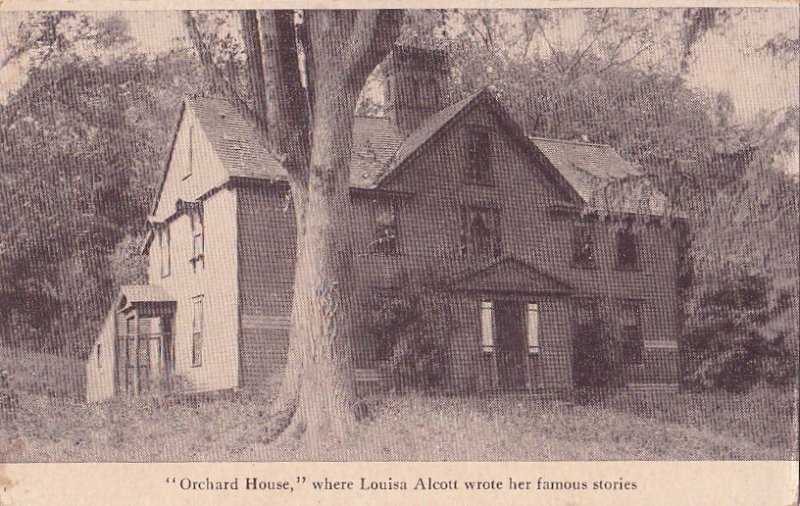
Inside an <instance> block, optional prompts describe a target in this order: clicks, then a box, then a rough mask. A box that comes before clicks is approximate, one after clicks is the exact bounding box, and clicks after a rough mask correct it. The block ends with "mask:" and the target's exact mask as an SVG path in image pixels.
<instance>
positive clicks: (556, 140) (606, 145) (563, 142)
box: [528, 135, 614, 149]
mask: <svg viewBox="0 0 800 506" xmlns="http://www.w3.org/2000/svg"><path fill="white" fill-rule="evenodd" d="M528 137H529V138H531V139H534V140H537V141H547V142H560V143H562V144H577V145H579V146H597V147H603V148H611V149H614V146H612V145H611V144H606V143H602V142H583V141H569V140H566V139H553V138H552V137H539V136H536V135H529V136H528Z"/></svg>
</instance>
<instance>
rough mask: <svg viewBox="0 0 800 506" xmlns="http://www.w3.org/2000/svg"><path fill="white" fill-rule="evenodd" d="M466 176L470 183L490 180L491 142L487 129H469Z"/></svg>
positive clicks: (487, 182)
mask: <svg viewBox="0 0 800 506" xmlns="http://www.w3.org/2000/svg"><path fill="white" fill-rule="evenodd" d="M466 176H467V181H468V182H470V183H479V184H491V182H492V143H491V137H490V134H489V131H487V130H486V129H483V128H478V127H473V128H470V129H469V133H468V139H467V174H466Z"/></svg>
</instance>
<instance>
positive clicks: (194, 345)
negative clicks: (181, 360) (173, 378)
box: [190, 295, 205, 367]
mask: <svg viewBox="0 0 800 506" xmlns="http://www.w3.org/2000/svg"><path fill="white" fill-rule="evenodd" d="M203 306H204V304H203V296H202V295H197V296H195V297H192V342H191V348H190V353H191V365H192V367H202V365H203V334H204V328H203V326H204V318H205V314H204V313H205V308H204V307H203ZM198 309H199V311H198Z"/></svg>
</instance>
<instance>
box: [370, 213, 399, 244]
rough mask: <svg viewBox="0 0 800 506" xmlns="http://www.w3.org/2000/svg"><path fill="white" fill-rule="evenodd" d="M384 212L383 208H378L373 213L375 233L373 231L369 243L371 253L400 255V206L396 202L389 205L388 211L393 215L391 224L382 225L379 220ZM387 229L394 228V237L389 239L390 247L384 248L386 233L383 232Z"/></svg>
mask: <svg viewBox="0 0 800 506" xmlns="http://www.w3.org/2000/svg"><path fill="white" fill-rule="evenodd" d="M382 212H383V209H377V210H376V211H375V212H374V213H373V233H372V241H371V242H370V243H369V253H370V254H371V255H376V256H399V255H401V254H402V249H401V246H400V216H399V213H398V208H397V205H396V204H391V205H390V206H389V207H388V213H390V214H391V216H392V224H390V225H385V226H384V225H381V224H380V223H378V222H379V217H380V214H381V213H382ZM386 230H394V237H393V238H390V239H389V241H388V242H389V243H390V244H391V246H389V248H388V249H386V250H384V249H382V248H383V247H384V246H382V244H385V243H384V242H383V239H384V238H385V237H386V235H384V234H383V232H385V231H386Z"/></svg>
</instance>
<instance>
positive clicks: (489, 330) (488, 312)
mask: <svg viewBox="0 0 800 506" xmlns="http://www.w3.org/2000/svg"><path fill="white" fill-rule="evenodd" d="M481 350H483V352H484V353H491V352H492V351H494V304H493V303H492V301H489V300H485V301H483V302H481Z"/></svg>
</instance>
